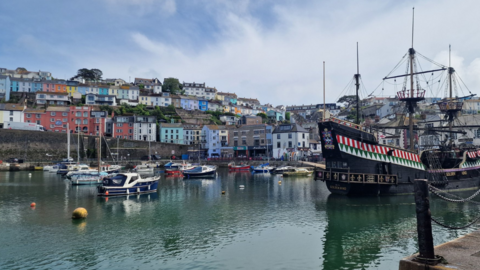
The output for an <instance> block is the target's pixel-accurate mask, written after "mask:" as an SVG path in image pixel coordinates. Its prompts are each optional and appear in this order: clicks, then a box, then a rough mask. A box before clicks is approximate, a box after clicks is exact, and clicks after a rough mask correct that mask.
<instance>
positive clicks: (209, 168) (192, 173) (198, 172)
mask: <svg viewBox="0 0 480 270" xmlns="http://www.w3.org/2000/svg"><path fill="white" fill-rule="evenodd" d="M216 174H217V166H213V165H203V166H198V167H195V168H193V169H190V170H185V171H183V175H184V176H185V177H186V178H191V177H215V175H216Z"/></svg>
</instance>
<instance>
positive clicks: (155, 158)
mask: <svg viewBox="0 0 480 270" xmlns="http://www.w3.org/2000/svg"><path fill="white" fill-rule="evenodd" d="M160 159H162V157H161V156H160V155H152V160H160Z"/></svg>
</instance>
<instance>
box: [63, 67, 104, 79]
mask: <svg viewBox="0 0 480 270" xmlns="http://www.w3.org/2000/svg"><path fill="white" fill-rule="evenodd" d="M102 75H103V72H102V71H101V70H100V69H96V68H94V69H88V68H81V69H79V70H78V71H77V75H75V76H73V77H72V78H70V80H73V79H76V78H83V79H85V80H86V81H99V80H101V79H102Z"/></svg>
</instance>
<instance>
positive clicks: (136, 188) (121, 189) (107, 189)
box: [98, 173, 160, 196]
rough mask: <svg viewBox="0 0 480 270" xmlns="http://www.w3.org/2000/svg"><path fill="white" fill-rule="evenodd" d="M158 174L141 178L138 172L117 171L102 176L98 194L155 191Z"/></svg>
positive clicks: (130, 193)
mask: <svg viewBox="0 0 480 270" xmlns="http://www.w3.org/2000/svg"><path fill="white" fill-rule="evenodd" d="M159 179H160V176H152V177H147V178H142V176H141V175H140V174H139V173H119V174H117V175H115V176H114V177H108V178H104V179H103V182H102V185H101V186H99V187H98V195H99V196H115V195H132V194H141V193H148V192H155V191H156V190H157V187H158V180H159Z"/></svg>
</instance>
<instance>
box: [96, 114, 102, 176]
mask: <svg viewBox="0 0 480 270" xmlns="http://www.w3.org/2000/svg"><path fill="white" fill-rule="evenodd" d="M97 156H98V173H99V174H100V172H101V166H102V164H101V161H102V118H100V124H99V125H98V154H97Z"/></svg>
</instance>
